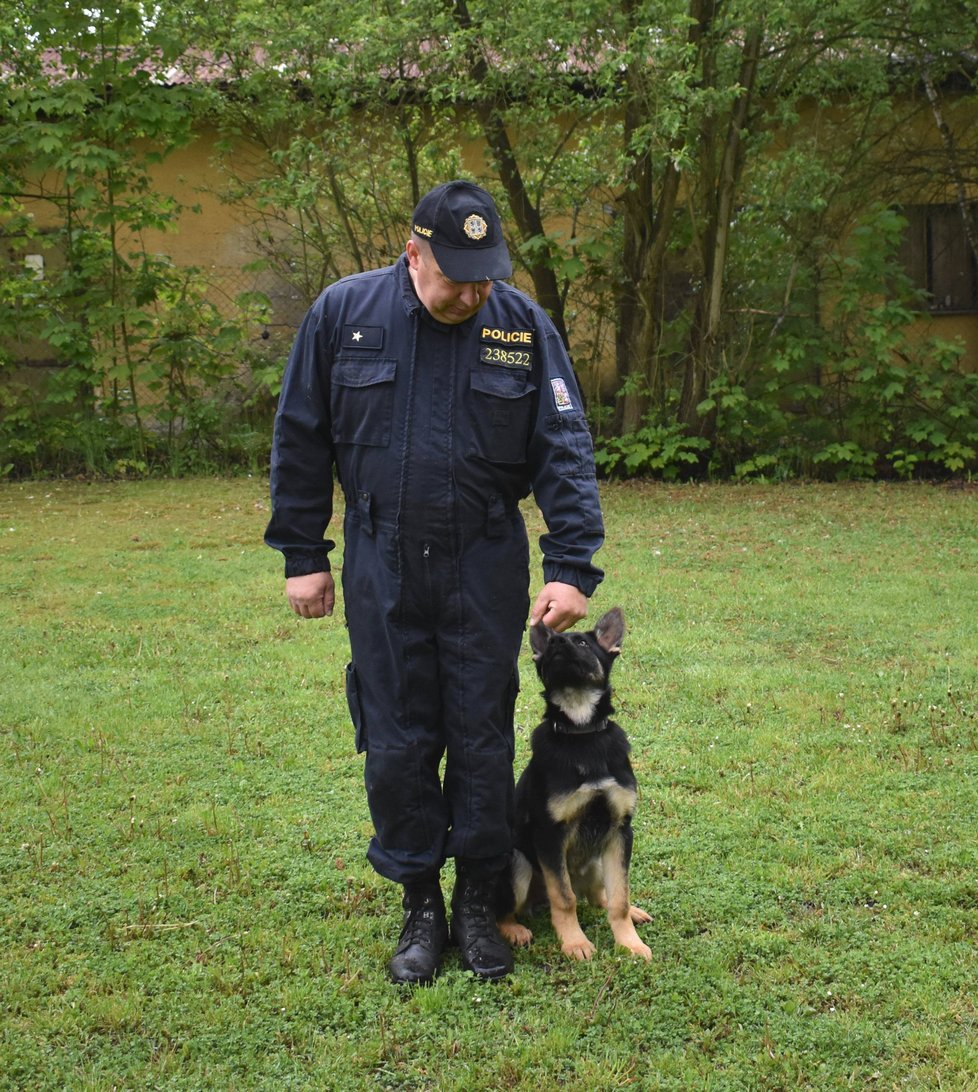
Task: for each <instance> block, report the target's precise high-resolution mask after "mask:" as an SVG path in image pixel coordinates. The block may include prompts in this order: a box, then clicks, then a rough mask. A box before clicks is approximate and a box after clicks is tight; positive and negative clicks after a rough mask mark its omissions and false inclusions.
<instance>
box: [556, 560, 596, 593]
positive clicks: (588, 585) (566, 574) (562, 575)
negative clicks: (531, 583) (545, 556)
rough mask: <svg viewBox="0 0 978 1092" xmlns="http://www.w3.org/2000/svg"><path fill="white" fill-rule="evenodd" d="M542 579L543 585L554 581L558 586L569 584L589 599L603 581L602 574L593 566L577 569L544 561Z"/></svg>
mask: <svg viewBox="0 0 978 1092" xmlns="http://www.w3.org/2000/svg"><path fill="white" fill-rule="evenodd" d="M543 579H544V583H547V584H549V583H550V582H551V581H556V582H557V583H559V584H570V585H571V587H574V588H577V589H578V590H580V591H582V592H584V594H585V595H586V596H587V597H588V599H590V598H591V596H592V595H594V592H595V589H596V588H597V586H598V585H599V584H600V583H601V581H602V580H603V579H604V572H603V571H602V570H601V569H597V568H594V567H593V566H592V567H591V568H588V569H579V568H577V567H576V566H574V565H561V564H559V563H557V562H552V561H544V563H543Z"/></svg>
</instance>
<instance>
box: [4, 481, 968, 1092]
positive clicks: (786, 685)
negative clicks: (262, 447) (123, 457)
mask: <svg viewBox="0 0 978 1092" xmlns="http://www.w3.org/2000/svg"><path fill="white" fill-rule="evenodd" d="M603 496H604V503H605V516H606V523H607V527H608V543H607V545H606V547H605V549H604V550H603V551H602V554H601V555H600V560H601V561H602V563H603V564H604V566H605V568H606V570H607V574H608V575H607V577H606V580H605V583H604V584H603V585H602V587H601V588H600V589H599V591H598V594H597V596H596V599H595V602H594V604H593V605H592V618H596V617H597V615H598V613H599V612H600V611H601V610H603V609H605V608H607V607H610V606H613V605H616V604H617V605H621V606H622V607H623V608H624V610H625V614H626V621H627V625H628V632H627V633H626V637H625V644H624V652H623V655H622V658H621V660H620V662H619V665H618V667H617V669H616V683H617V707H618V714H619V716H618V719H619V721H620V722H621V723H622V724H623V726H624V727H625V728H626V730H627V731H628V732H629V734H630V736H631V739H632V743H633V757H634V764H635V768H636V773H637V775H638V779H639V785H640V801H639V810H638V813H637V815H636V824H635V825H636V840H635V846H636V850H635V859H634V861H633V869H632V882H633V898H634V900H635V901H636V902H638V903H639V904H641V905H642V906H644V907H645V908H646V909H648V910H649V911H650V912H651V913H652V914H653V918H654V920H653V922H652V924H651V925H646V926H643V927H642V928H641V932H642V936H643V938H644V939H645V941H646V942H647V943H648V944H649V945H650V946H651V948H652V952H653V959H652V962H651V963H650V964H646V963H645V962H643V961H640V960H639V961H634V960H632V959H631V958H630V957H627V956H626V955H624V954H622V953H620V952H616V951H615V950H614V949H613V947H612V944H611V933H610V930H609V928H608V926H607V923H606V921H605V920H604V919H603V916H602V915H601V914H600V913H598V912H596V911H594V910H592V909H590V908H589V909H585V910H584V912H583V915H582V917H583V922H584V925H585V929H586V930H587V931H588V933H589V935H590V936H591V937H592V939H593V940H594V941H595V943H596V944H597V945H598V953H597V955H596V957H595V959H594V960H593V961H592V962H590V963H587V964H577V963H574V964H572V963H569V962H567V961H566V960H564V958H563V957H562V956H561V954H560V951H559V948H558V946H557V945H556V943H555V939H554V935H553V932H552V930H551V928H550V925H549V922H548V921H547V920H546V919H545V918H542V919H541V918H538V919H537V920H536V921H535V922H534V923H533V927H534V932H535V935H536V939H535V941H534V944H533V946H532V947H531V948H530V949H529V950H527V951H525V952H520V953H518V954H517V961H516V963H517V969H516V973H515V974H514V975H513V976H512V977H511V978H510V979H507V980H506V981H504V982H502V983H499V984H496V985H486V984H484V983H480V982H478V981H477V980H475V979H473V978H471V977H469V976H467V975H466V974H464V973H463V972H462V971H461V970H460V968H459V965H458V961H457V956H456V955H455V954H454V953H453V954H451V955H450V956H449V958H448V960H447V962H446V967H445V971H444V973H443V975H442V976H441V977H440V978H439V979H438V981H437V982H436V983H435V985H434V986H432V987H431V988H428V989H417V990H410V989H407V988H395V987H393V986H391V985H390V984H389V983H388V982H387V981H386V978H385V968H386V962H387V959H388V958H389V955H390V952H391V949H392V945H393V942H394V940H395V938H396V933H397V929H398V923H399V892H398V891H397V890H396V889H395V888H393V887H392V886H390V885H389V884H387V883H385V882H384V881H382V880H380V879H379V878H378V877H377V876H375V875H374V873H373V872H372V871H371V870H370V868H369V866H368V865H367V864H366V862H365V860H364V852H365V849H366V845H367V841H368V838H369V836H370V825H369V819H368V816H367V810H366V803H365V800H364V797H363V791H362V781H361V777H362V772H361V760H360V759H359V758H358V757H357V756H356V754H355V753H354V748H353V739H352V729H351V728H350V726H349V723H348V716H347V711H346V705H345V699H344V697H343V666H344V664H345V663H346V658H347V648H346V635H345V632H344V628H343V626H342V624H341V622H340V620H339V617H337V618H334V619H333V620H327V621H323V622H304V621H302V620H300V619H297V618H295V617H294V616H293V615H292V614H291V613H290V612H289V611H288V608H287V606H286V603H285V599H284V596H283V594H282V590H283V589H282V580H281V565H280V559H279V557H278V555H276V554H273V553H272V552H271V551H269V550H267V549H265V548H264V547H263V546H262V545H261V541H260V540H261V534H262V532H263V530H264V524H265V521H266V519H267V516H268V512H267V500H266V487H265V483H264V482H263V481H260V480H258V479H255V480H235V481H190V482H149V483H123V484H102V485H86V484H75V483H51V482H38V483H20V484H6V485H3V486H0V586H2V590H3V596H2V600H0V639H2V643H0V649H2V655H3V676H2V679H3V681H2V687H0V763H2V765H0V834H2V837H0V1013H2V1026H0V1088H3V1089H8V1088H9V1089H14V1088H16V1089H20V1088H24V1089H28V1088H29V1089H56V1088H70V1089H89V1088H91V1089H115V1088H124V1089H142V1088H154V1089H155V1088H161V1089H205V1088H216V1089H250V1088H269V1089H272V1088H274V1089H279V1088H290V1089H292V1088H308V1089H334V1088H335V1089H349V1088H378V1089H379V1088H396V1089H442V1088H444V1089H472V1090H483V1089H510V1088H513V1089H533V1090H535V1092H541V1090H544V1089H551V1088H561V1089H580V1090H585V1089H586V1090H597V1089H611V1088H619V1087H620V1088H626V1087H628V1088H638V1089H744V1090H754V1089H800V1088H806V1089H807V1088H811V1089H836V1088H856V1089H907V1088H911V1089H931V1088H934V1089H936V1088H940V1089H975V1088H978V1013H976V1007H978V792H976V778H978V695H976V691H978V686H976V684H978V539H976V516H978V492H976V491H974V490H970V489H967V488H958V489H954V488H951V487H915V486H882V485H880V486H875V485H866V486H862V485H860V486H833V487H820V486H789V487H783V488H782V487H760V486H758V487H754V486H752V487H694V486H688V487H670V486H661V485H612V486H605V487H604V488H603ZM528 520H529V522H530V524H531V533H532V535H533V537H534V539H535V537H536V536H537V534H538V533H539V532H540V530H541V528H540V526H539V521H538V519H537V517H536V514H535V512H533V511H532V510H529V509H528ZM534 584H535V586H536V587H538V586H539V576H538V574H537V575H536V576H535V581H534ZM523 680H524V689H523V693H522V695H521V697H520V700H519V703H518V707H517V732H518V760H517V761H518V765H521V764H522V762H523V761H524V760H525V755H526V744H527V738H528V735H529V732H530V730H531V729H532V727H533V726H534V724H535V723H536V720H537V718H538V716H539V713H540V710H541V702H540V699H539V696H538V693H537V691H538V686H537V682H536V679H535V677H534V676H533V674H532V667H531V664H530V661H529V658H528V657H526V659H525V660H524V663H523ZM445 881H446V888H447V887H448V884H449V883H450V876H448V875H446V877H445Z"/></svg>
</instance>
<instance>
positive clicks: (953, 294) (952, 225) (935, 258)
mask: <svg viewBox="0 0 978 1092" xmlns="http://www.w3.org/2000/svg"><path fill="white" fill-rule="evenodd" d="M967 211H968V214H969V215H970V216H972V217H973V218H974V217H976V215H978V207H976V206H972V207H970V208H969V209H968V210H967ZM902 212H903V215H904V216H905V217H906V219H907V230H906V233H905V234H904V238H903V246H902V247H901V252H900V257H901V259H902V261H903V266H904V269H906V271H907V275H908V276H909V277H910V279H911V280H912V281H913V283H914V286H915V287H916V288H920V289H922V290H923V291H924V292H925V293H926V302H925V303H924V305H923V306H924V307H925V308H926V309H927V310H928V311H930V312H931V313H933V314H953V313H954V312H958V313H962V312H964V313H969V312H975V311H978V267H976V262H975V255H974V252H973V251H972V249H971V245H970V244H969V242H968V236H967V233H966V232H965V228H964V224H963V223H962V222H961V209H960V207H959V206H958V205H910V206H908V207H905V208H904V209H903V210H902Z"/></svg>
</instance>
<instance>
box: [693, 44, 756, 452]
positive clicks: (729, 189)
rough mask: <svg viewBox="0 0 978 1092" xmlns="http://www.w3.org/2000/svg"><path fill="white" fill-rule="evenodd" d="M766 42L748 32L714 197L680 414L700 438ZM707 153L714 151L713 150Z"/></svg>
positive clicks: (706, 425)
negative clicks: (702, 406) (747, 137)
mask: <svg viewBox="0 0 978 1092" xmlns="http://www.w3.org/2000/svg"><path fill="white" fill-rule="evenodd" d="M762 41H763V31H762V30H761V28H760V27H751V28H749V29H748V31H747V36H746V38H745V39H744V45H743V49H742V52H741V58H742V59H741V66H740V77H739V79H738V86H739V87H740V94H738V96H737V99H736V101H735V102H734V104H733V108H732V111H731V116H730V122H729V125H728V127H727V136H726V141H725V143H724V147H723V155H722V158H721V161H720V168H719V171H718V174H717V178H716V182H715V184H714V187H713V193H712V194H711V196H712V201H711V208H710V217H709V222H708V227H707V231H706V234H705V237H704V244H703V288H702V292H701V295H700V298H699V302H698V304H697V308H696V317H695V319H694V323H693V329H692V332H691V345H690V352H689V354H688V356H687V359H686V366H685V370H684V373H683V389H682V394H681V396H680V401H679V411H678V414H677V417H678V420H679V422H680V423H681V424H682V425H684V426H685V428H686V429H687V431H688V432H690V433H691V434H695V435H709V434H710V433H711V432H712V430H713V427H714V415H713V414H710V415H708V416H707V417H706V418H701V417H700V414H699V412H698V410H697V407H698V406H699V404H700V403H701V402H702V401H703V399H704V397H705V396H706V391H707V387H708V385H709V381H710V380H711V379H712V378H713V377H714V376H715V375H716V374H717V372H718V355H719V352H720V323H721V320H722V318H723V303H724V289H725V287H726V281H725V272H726V263H727V255H728V252H729V249H730V224H731V221H732V220H733V215H734V209H735V205H736V197H737V187H738V184H739V182H740V176H741V172H742V169H743V155H742V150H743V136H744V133H745V132H746V131H747V128H748V124H749V115H750V110H751V106H752V100H753V91H754V84H755V82H756V78H757V67H758V62H759V59H760V51H761V43H762ZM706 150H707V151H709V149H708V148H707V149H706Z"/></svg>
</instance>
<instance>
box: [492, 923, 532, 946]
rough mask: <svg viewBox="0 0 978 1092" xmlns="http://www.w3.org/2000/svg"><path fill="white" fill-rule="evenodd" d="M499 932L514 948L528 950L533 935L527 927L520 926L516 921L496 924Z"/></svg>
mask: <svg viewBox="0 0 978 1092" xmlns="http://www.w3.org/2000/svg"><path fill="white" fill-rule="evenodd" d="M496 925H497V926H498V927H499V932H500V933H501V934H502V935H503V938H504V939H505V940H506V942H507V943H508V944H509V945H510V946H511V947H513V948H528V947H529V945H530V941H532V940H533V934H532V933H531V932H530V930H529V929H527V927H526V926H525V925H520V923H519V922H518V921H516V920H515V919H509V920H503V921H498V922H496Z"/></svg>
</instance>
